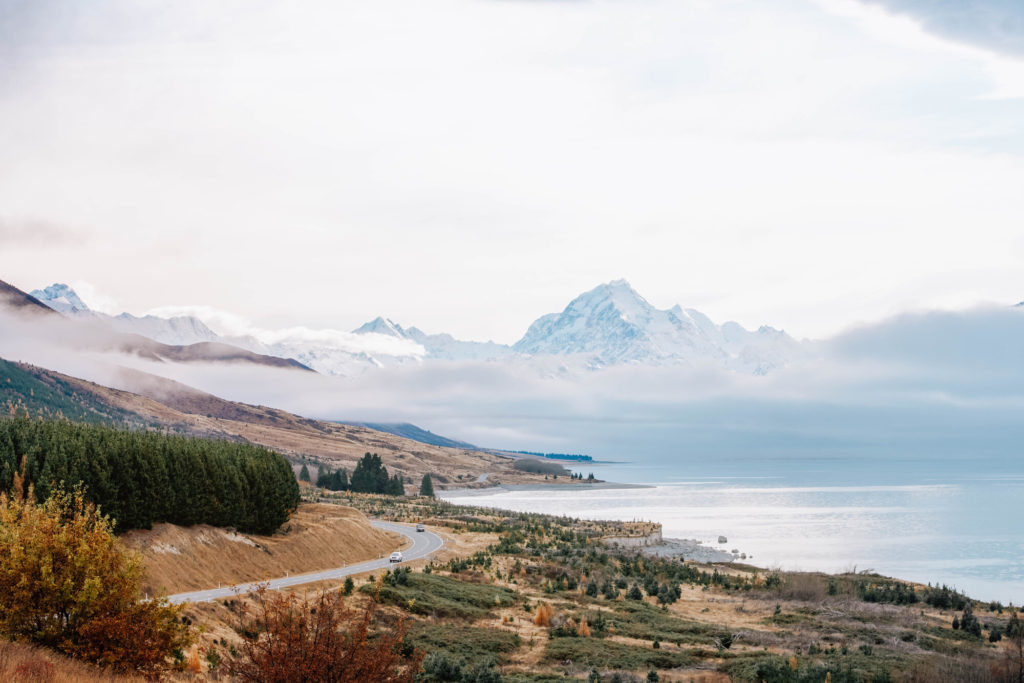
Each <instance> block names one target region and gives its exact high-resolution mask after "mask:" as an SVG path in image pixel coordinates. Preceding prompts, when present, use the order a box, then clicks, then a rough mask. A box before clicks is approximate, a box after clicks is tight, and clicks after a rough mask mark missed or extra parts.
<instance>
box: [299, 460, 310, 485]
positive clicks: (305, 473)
mask: <svg viewBox="0 0 1024 683" xmlns="http://www.w3.org/2000/svg"><path fill="white" fill-rule="evenodd" d="M299 481H307V482H308V481H309V468H308V467H306V464H305V463H303V464H302V469H301V470H299Z"/></svg>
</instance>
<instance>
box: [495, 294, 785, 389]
mask: <svg viewBox="0 0 1024 683" xmlns="http://www.w3.org/2000/svg"><path fill="white" fill-rule="evenodd" d="M512 348H513V349H514V350H515V351H517V352H519V353H526V354H531V355H533V356H541V355H576V356H579V357H580V358H581V359H584V360H586V362H588V364H589V365H590V366H591V367H601V366H604V365H616V364H623V363H634V364H644V365H688V366H697V365H702V364H707V363H712V364H717V365H725V366H726V367H729V368H732V369H734V370H738V371H742V372H750V373H753V374H765V373H766V372H770V371H771V370H773V369H775V368H778V367H781V366H783V365H785V364H786V363H787V362H788V361H789V360H791V359H793V358H794V357H795V356H796V355H797V354H798V353H799V352H800V344H799V343H798V342H796V341H795V340H794V339H793V338H792V337H790V336H789V335H787V334H786V333H785V332H781V331H779V330H775V329H773V328H771V327H762V328H760V329H759V330H757V331H756V332H750V331H748V330H746V329H744V328H743V327H742V326H740V325H739V324H737V323H726V324H725V325H722V326H718V325H715V324H714V323H713V322H712V321H711V320H710V319H709V318H708V317H707V316H705V315H704V314H703V313H701V312H699V311H696V310H694V309H683V308H681V307H680V306H678V305H677V306H674V307H673V308H670V309H668V310H659V309H657V308H655V307H654V306H652V305H651V304H650V303H649V302H648V301H647V300H646V299H644V298H643V297H642V296H640V294H638V293H637V292H636V290H634V289H633V288H632V287H631V286H630V285H629V283H628V282H626V281H625V280H615V281H613V282H609V283H607V284H602V285H599V286H597V287H595V288H594V289H592V290H590V291H589V292H585V293H583V294H581V295H580V296H578V297H576V298H575V299H573V300H572V301H571V302H570V303H569V305H568V306H566V308H565V310H563V311H562V312H561V313H550V314H548V315H545V316H542V317H540V318H538V319H537V320H536V321H535V322H534V323H533V324H532V325H531V326H530V328H529V330H527V332H526V334H525V335H524V336H523V338H522V339H520V340H519V341H518V342H516V343H515V345H513V347H512Z"/></svg>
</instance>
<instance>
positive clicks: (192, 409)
mask: <svg viewBox="0 0 1024 683" xmlns="http://www.w3.org/2000/svg"><path fill="white" fill-rule="evenodd" d="M6 367H7V368H8V370H7V372H8V373H9V375H10V376H11V378H12V382H11V383H10V384H8V385H7V386H9V387H10V389H9V391H8V396H7V400H9V401H11V402H12V405H17V404H18V399H19V398H21V400H22V402H24V403H26V404H29V403H32V402H33V401H34V400H35V396H34V395H33V394H38V393H40V392H41V391H42V388H43V387H50V388H51V392H52V394H51V393H47V394H45V396H44V397H42V398H44V399H45V400H44V401H41V402H38V403H33V405H37V408H36V409H35V410H31V411H30V414H31V415H32V416H33V417H35V416H37V415H41V416H43V417H58V416H59V415H58V412H59V411H63V415H64V416H65V417H68V416H70V415H71V414H75V413H74V411H71V407H73V406H74V405H84V406H86V408H83V412H80V413H78V414H81V415H82V416H83V419H82V421H86V422H122V423H125V424H129V425H146V426H152V427H162V428H165V429H168V430H170V431H172V432H175V433H179V434H188V435H193V436H201V437H209V438H217V439H225V440H229V441H241V442H248V443H253V444H258V445H261V446H265V447H267V448H270V449H273V450H275V451H278V452H280V453H282V454H284V455H286V456H288V457H290V458H291V459H292V460H293V461H301V460H306V461H308V462H309V463H310V464H311V469H313V470H314V471H315V469H316V466H317V465H319V464H323V465H325V466H326V467H330V468H339V467H346V468H348V469H349V470H350V471H351V470H352V469H353V468H354V467H355V464H356V462H357V461H358V460H359V458H361V457H362V456H363V454H364V453H366V452H369V451H373V452H376V453H379V454H380V455H381V457H382V459H383V460H384V464H385V465H386V466H387V467H388V469H389V470H392V471H393V472H396V473H398V474H401V475H402V476H404V477H407V478H408V479H410V480H412V481H413V482H416V483H418V482H419V479H420V478H421V477H422V476H423V475H424V474H428V473H429V474H430V475H431V476H432V477H433V478H434V479H435V482H436V483H437V484H439V485H444V484H446V483H449V484H455V483H461V482H467V483H468V482H472V481H475V480H476V479H477V478H478V477H479V476H480V475H481V474H485V473H491V472H499V471H503V470H504V469H505V468H506V467H507V465H508V463H510V462H511V459H510V458H504V457H500V456H497V455H494V454H491V453H486V452H482V451H477V450H471V449H465V448H451V447H444V446H435V445H430V444H424V443H419V442H416V441H413V440H410V439H407V438H403V437H400V436H396V435H394V434H387V433H385V432H379V431H375V430H373V429H369V428H367V427H357V426H351V425H343V424H338V423H334V422H327V421H320V420H312V419H308V418H304V417H301V416H299V415H294V414H292V413H288V412H285V411H283V410H278V409H275V408H268V407H266V406H252V405H248V404H244V403H236V402H233V401H226V400H224V399H221V398H218V397H216V396H213V395H212V394H207V393H205V392H202V391H199V390H197V389H193V388H192V387H189V386H186V385H184V384H181V383H178V382H174V381H172V380H168V379H165V378H162V377H157V376H156V375H150V374H147V373H144V372H140V371H137V370H130V369H127V368H124V369H121V370H120V371H119V375H118V377H117V382H118V384H119V385H120V386H122V387H126V388H129V389H131V391H125V390H123V389H114V388H111V387H105V386H102V385H99V384H95V383H93V382H88V381H86V380H82V379H78V378H75V377H70V376H67V375H63V374H60V373H57V372H53V371H50V370H44V369H42V368H33V367H31V366H28V365H25V364H22V363H11V362H6ZM30 379H31V381H29V380H30ZM15 380H17V381H18V382H20V383H19V384H17V385H16V384H15ZM43 408H45V410H44V409H43ZM71 419H76V420H77V419H78V418H71Z"/></svg>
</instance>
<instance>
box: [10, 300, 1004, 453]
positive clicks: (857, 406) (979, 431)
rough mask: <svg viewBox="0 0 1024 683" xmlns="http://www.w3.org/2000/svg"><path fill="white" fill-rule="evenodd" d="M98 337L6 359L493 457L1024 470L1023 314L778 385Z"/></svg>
mask: <svg viewBox="0 0 1024 683" xmlns="http://www.w3.org/2000/svg"><path fill="white" fill-rule="evenodd" d="M99 334H101V333H100V332H99V331H97V330H95V329H92V330H89V331H87V332H81V331H80V326H79V325H78V324H76V323H70V322H66V321H62V320H59V321H51V322H49V323H46V324H41V323H39V322H37V321H34V322H32V323H31V324H22V323H17V322H16V321H14V320H13V319H11V318H10V317H9V316H8V318H7V319H5V321H4V324H3V326H2V328H0V356H3V357H4V358H7V359H11V360H24V361H27V362H31V363H34V364H37V365H40V366H43V367H48V368H52V369H54V370H58V371H61V372H65V373H67V374H71V375H75V376H79V377H83V378H85V379H90V380H93V381H97V382H99V383H103V384H115V385H116V383H117V382H118V381H119V380H118V379H117V372H116V368H117V367H118V366H129V367H133V368H136V369H139V370H143V371H146V372H150V373H154V374H158V375H161V376H164V377H168V378H171V379H174V380H177V381H179V382H182V383H184V384H187V385H190V386H193V387H196V388H198V389H202V390H204V391H208V392H210V393H213V394H216V395H218V396H221V397H223V398H227V399H231V400H237V401H244V402H247V403H256V404H262V405H270V406H275V407H279V408H283V409H286V410H290V411H293V412H296V413H299V414H302V415H306V416H310V417H317V418H323V419H350V420H366V421H409V422H413V423H416V424H419V425H420V426H423V427H425V428H428V429H430V430H432V431H434V432H436V433H440V434H444V435H446V436H450V437H453V438H459V439H463V440H465V441H469V442H472V443H476V444H478V445H481V446H486V447H498V448H509V449H529V450H544V451H563V452H586V453H590V454H592V455H594V456H596V457H600V458H609V459H615V460H634V461H645V460H659V459H665V458H678V459H687V460H690V461H696V460H699V459H707V458H744V459H757V458H760V457H771V458H780V457H785V458H792V459H794V460H795V461H800V462H803V463H806V462H808V461H813V460H815V459H824V460H829V459H834V460H841V459H844V458H845V459H857V458H872V457H877V458H882V459H887V461H889V462H895V461H896V460H900V459H906V460H909V461H916V462H918V463H920V462H921V461H927V462H929V463H939V462H943V461H947V460H970V459H986V460H989V461H994V462H999V463H1003V464H1005V466H1006V467H1008V468H1012V467H1018V468H1019V466H1020V459H1019V444H1020V443H1024V420H1021V419H1020V415H1021V411H1022V409H1024V354H1021V353H1020V350H1019V349H1020V348H1021V343H1020V342H1021V340H1024V310H1022V309H978V310H972V311H968V312H963V313H920V314H913V315H905V316H901V317H898V318H894V319H891V320H888V321H885V322H883V323H880V324H876V325H871V326H867V327H863V328H859V329H854V330H851V331H849V332H847V333H845V334H842V335H840V336H838V337H836V338H834V339H832V340H829V341H827V342H822V344H821V346H820V349H819V351H820V353H819V354H818V355H817V356H816V357H815V358H813V359H810V360H808V361H806V362H804V363H801V364H799V365H795V366H792V367H790V368H787V369H785V370H782V371H779V372H776V373H773V374H772V375H769V376H767V377H750V376H746V375H739V374H736V373H730V372H727V371H723V370H720V369H717V368H703V369H697V370H685V369H680V368H650V367H636V366H624V367H613V368H608V369H605V370H601V371H594V372H585V373H576V374H563V373H560V372H559V367H558V365H557V362H553V364H552V366H551V367H550V368H549V370H550V371H549V372H548V371H546V372H537V371H536V368H527V367H525V366H524V365H523V364H522V363H520V362H492V363H451V362H440V361H438V362H429V363H424V364H422V365H414V366H413V365H410V366H399V367H394V368H384V369H381V370H379V371H377V372H371V373H367V374H365V375H362V376H360V377H356V378H349V379H342V378H335V377H325V376H321V375H314V374H312V373H303V372H296V371H288V370H278V369H272V368H262V367H258V366H253V365H247V364H170V363H159V362H153V361H151V360H145V359H142V358H139V357H137V356H132V355H125V354H119V353H111V352H105V351H97V350H95V349H96V348H98V344H97V339H96V338H95V336H96V335H99ZM82 335H85V338H83V336H82Z"/></svg>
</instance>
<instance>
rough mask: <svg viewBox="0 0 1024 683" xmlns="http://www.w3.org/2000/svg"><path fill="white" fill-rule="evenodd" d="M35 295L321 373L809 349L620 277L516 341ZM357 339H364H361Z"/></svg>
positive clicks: (112, 321) (774, 356)
mask: <svg viewBox="0 0 1024 683" xmlns="http://www.w3.org/2000/svg"><path fill="white" fill-rule="evenodd" d="M33 295H34V296H36V297H37V298H39V299H40V300H41V301H43V302H45V303H46V304H47V305H49V306H51V307H52V308H54V310H57V311H59V312H61V313H64V314H66V315H69V316H72V317H84V318H89V319H92V320H96V321H99V322H102V323H103V324H105V325H107V326H108V327H110V328H112V329H115V330H118V331H121V332H131V333H134V334H140V335H143V336H146V337H149V338H150V339H154V340H157V341H160V342H163V343H166V344H181V345H187V344H194V343H198V342H210V341H220V342H224V343H229V344H232V345H235V346H238V347H241V348H243V349H246V350H249V351H252V352H255V353H260V354H266V355H272V356H278V357H281V358H289V359H293V360H295V361H298V362H300V363H302V364H304V365H307V366H308V367H311V368H313V369H314V370H317V371H318V372H321V373H323V374H327V375H338V376H356V375H359V374H362V373H364V372H367V371H369V370H373V369H376V368H382V367H393V366H399V365H406V364H410V363H412V364H419V363H424V362H431V361H447V362H507V363H513V364H514V365H516V366H517V367H520V368H522V369H525V370H532V371H534V372H538V373H540V374H542V375H547V374H550V373H551V371H552V366H554V368H555V369H557V370H560V371H564V370H568V371H586V370H599V369H602V368H606V367H609V366H613V365H621V364H627V365H628V364H635V365H650V366H682V367H691V368H695V367H701V366H706V365H710V366H715V367H724V368H727V369H729V370H731V371H736V372H741V373H745V374H753V375H764V374H767V373H769V372H772V371H774V370H777V369H779V368H782V367H785V366H786V365H787V364H788V363H790V362H792V361H794V360H798V359H800V358H803V357H804V356H806V355H807V353H808V347H807V345H806V344H801V343H800V342H797V341H796V340H795V339H793V338H792V337H790V336H789V335H788V334H786V333H785V332H783V331H781V330H776V329H774V328H772V327H767V326H765V327H761V328H759V329H758V330H754V331H751V330H747V329H745V328H743V327H742V326H741V325H739V324H738V323H735V322H727V323H724V324H722V325H716V324H715V323H713V322H712V321H711V320H710V319H709V318H708V317H707V316H705V315H704V314H702V313H701V312H699V311H697V310H694V309H683V308H682V307H680V306H678V305H676V306H674V307H673V308H671V309H668V310H664V311H662V310H658V309H656V308H654V307H653V306H652V305H651V304H650V303H648V302H647V300H646V299H644V298H643V297H642V296H641V295H640V294H639V293H638V292H637V291H636V290H634V289H633V288H632V287H631V286H630V285H629V283H628V282H626V281H625V280H616V281H614V282H610V283H607V284H602V285H599V286H598V287H595V288H594V289H592V290H590V291H589V292H585V293H583V294H581V295H580V296H578V297H576V298H575V299H573V300H572V301H571V302H570V303H569V305H568V306H567V307H566V308H565V309H564V310H563V311H562V312H561V313H551V314H548V315H544V316H542V317H540V318H538V319H537V320H536V321H535V322H534V323H533V324H532V325H531V326H530V327H529V329H528V330H527V331H526V334H525V335H524V336H523V337H522V339H520V340H519V341H518V342H516V343H515V344H513V345H511V346H510V345H506V344H498V343H495V342H493V341H487V342H477V341H466V340H460V339H456V338H454V337H453V336H452V335H450V334H444V333H441V334H427V333H425V332H423V331H422V330H420V329H419V328H417V327H408V328H406V327H403V326H402V325H401V324H399V323H397V322H395V321H393V320H390V319H388V318H384V317H377V318H375V319H374V320H371V321H369V322H367V323H365V324H363V325H362V326H360V327H359V328H357V329H355V330H353V331H352V332H350V333H344V332H332V331H315V330H305V328H302V331H301V332H300V331H292V333H291V334H289V331H282V332H279V333H273V332H272V333H268V334H267V335H263V338H261V336H260V335H255V334H249V335H230V334H218V333H216V332H214V330H213V329H211V326H210V325H208V324H207V323H206V322H205V321H203V320H202V319H200V318H199V317H197V316H194V315H179V316H171V317H160V316H154V315H146V316H142V317H138V316H134V315H131V314H129V313H122V314H121V315H118V316H109V315H106V314H103V313H99V312H96V311H93V310H91V309H90V308H89V307H88V305H87V304H86V303H85V302H84V301H82V299H81V298H80V297H79V296H78V295H77V294H76V293H75V292H74V290H73V289H71V288H70V287H68V286H67V285H64V284H59V283H58V284H53V285H50V286H49V287H47V288H45V289H42V290H35V291H34V292H33ZM358 341H361V342H363V343H362V344H359V343H357V342H358Z"/></svg>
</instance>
